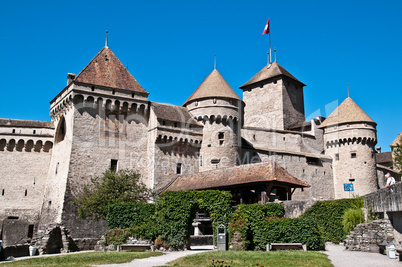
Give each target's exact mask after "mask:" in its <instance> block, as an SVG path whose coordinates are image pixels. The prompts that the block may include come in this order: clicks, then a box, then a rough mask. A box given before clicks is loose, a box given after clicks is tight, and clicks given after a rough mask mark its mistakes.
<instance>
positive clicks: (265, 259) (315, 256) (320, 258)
mask: <svg viewBox="0 0 402 267" xmlns="http://www.w3.org/2000/svg"><path fill="white" fill-rule="evenodd" d="M170 264H173V266H210V267H212V266H214V267H218V266H219V267H224V266H230V267H236V266H239V267H240V266H241V267H246V266H255V267H257V266H258V267H261V266H264V267H267V266H275V267H280V266H286V267H288V266H314V267H316V266H333V265H332V263H331V261H330V260H329V259H328V257H327V255H325V254H323V253H320V252H316V251H270V252H264V251H211V252H205V253H199V254H194V255H190V256H186V257H183V258H180V259H177V260H174V261H172V262H170Z"/></svg>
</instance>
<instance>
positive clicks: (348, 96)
mask: <svg viewBox="0 0 402 267" xmlns="http://www.w3.org/2000/svg"><path fill="white" fill-rule="evenodd" d="M347 86H348V97H350V94H349V84H348V83H347Z"/></svg>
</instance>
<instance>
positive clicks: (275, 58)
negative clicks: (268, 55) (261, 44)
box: [274, 47, 276, 62]
mask: <svg viewBox="0 0 402 267" xmlns="http://www.w3.org/2000/svg"><path fill="white" fill-rule="evenodd" d="M274 53H275V62H276V47H275V48H274Z"/></svg>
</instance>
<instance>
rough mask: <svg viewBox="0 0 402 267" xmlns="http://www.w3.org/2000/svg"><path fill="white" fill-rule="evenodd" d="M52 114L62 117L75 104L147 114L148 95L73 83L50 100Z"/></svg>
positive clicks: (55, 116)
mask: <svg viewBox="0 0 402 267" xmlns="http://www.w3.org/2000/svg"><path fill="white" fill-rule="evenodd" d="M50 104H51V105H50V116H51V117H52V118H53V119H56V118H58V117H61V116H63V115H65V114H66V112H67V111H68V110H70V109H71V107H72V106H73V105H76V106H78V107H81V108H96V109H99V108H101V109H108V110H116V111H119V112H127V113H136V114H142V115H145V114H146V112H147V111H148V106H149V102H148V95H147V94H145V93H139V92H129V91H125V90H121V89H113V88H106V87H102V86H93V85H85V84H80V83H74V82H73V83H71V84H70V85H69V86H67V87H66V88H65V89H64V90H63V91H62V93H60V94H59V95H58V96H57V97H56V98H54V99H53V100H52V101H51V102H50Z"/></svg>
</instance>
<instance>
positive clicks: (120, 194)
mask: <svg viewBox="0 0 402 267" xmlns="http://www.w3.org/2000/svg"><path fill="white" fill-rule="evenodd" d="M140 177H141V175H140V174H139V173H138V172H137V171H133V170H119V171H117V172H116V171H114V170H111V169H110V170H106V171H105V172H104V173H103V174H102V176H99V177H93V178H91V183H90V184H89V185H86V186H84V188H83V190H82V191H81V192H80V193H79V194H78V195H77V196H76V198H75V199H74V200H73V204H74V205H76V206H77V208H78V217H79V218H82V219H84V218H88V217H92V216H94V218H95V220H99V219H105V218H106V208H107V206H108V205H109V204H116V203H126V202H137V203H138V202H142V203H145V202H147V201H149V200H151V199H152V198H153V197H154V196H155V194H154V192H153V190H151V189H148V188H147V187H146V185H145V184H144V183H142V182H141V181H140Z"/></svg>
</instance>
